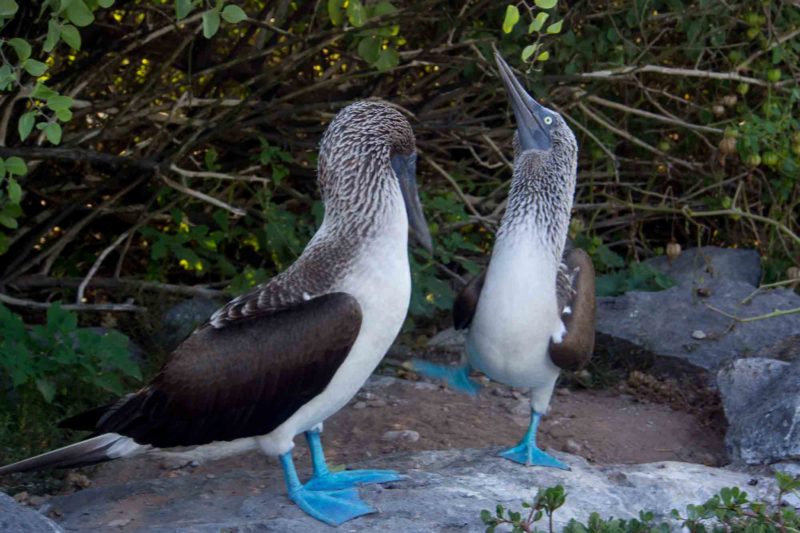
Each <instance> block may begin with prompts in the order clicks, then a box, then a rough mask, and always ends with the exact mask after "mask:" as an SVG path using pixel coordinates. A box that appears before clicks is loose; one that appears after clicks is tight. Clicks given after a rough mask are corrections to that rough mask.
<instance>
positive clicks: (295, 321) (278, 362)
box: [78, 293, 361, 447]
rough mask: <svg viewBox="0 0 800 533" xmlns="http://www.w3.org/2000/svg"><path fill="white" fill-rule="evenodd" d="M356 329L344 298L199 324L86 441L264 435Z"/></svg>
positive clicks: (326, 370) (314, 383) (322, 377)
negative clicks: (98, 436) (105, 436)
mask: <svg viewBox="0 0 800 533" xmlns="http://www.w3.org/2000/svg"><path fill="white" fill-rule="evenodd" d="M360 329H361V308H360V306H359V304H358V302H357V301H356V300H355V298H353V297H352V296H350V295H348V294H345V293H333V294H327V295H324V296H320V297H318V298H314V299H311V300H308V301H305V302H300V303H295V304H290V305H288V306H286V307H283V308H280V309H269V310H266V311H262V312H261V313H259V314H252V315H250V316H247V317H244V318H238V319H235V320H231V319H229V320H226V322H225V324H224V327H222V328H215V327H212V326H211V325H210V324H209V325H206V326H204V327H202V328H200V329H198V330H197V331H195V332H194V333H193V334H192V335H191V336H190V337H189V338H188V339H186V340H185V341H184V342H183V344H181V345H180V346H179V347H178V348H177V349H176V350H175V351H174V352H173V354H172V357H171V358H170V360H169V362H168V363H167V364H166V365H165V366H164V368H163V369H162V371H161V372H160V373H159V374H158V375H157V376H156V377H155V379H154V380H153V381H152V382H151V383H150V385H148V386H147V387H145V388H143V389H142V390H141V391H139V392H138V393H136V394H132V395H129V396H127V397H125V398H123V399H121V400H120V401H119V402H117V403H116V404H115V405H114V406H112V407H111V408H110V409H108V410H107V411H106V412H105V413H103V414H102V416H100V417H99V420H98V422H97V424H96V427H95V432H96V433H108V432H114V433H119V434H121V435H125V436H128V437H131V438H133V439H134V440H135V441H136V442H138V443H140V444H152V445H154V446H158V447H170V446H188V445H196V444H206V443H209V442H213V441H218V440H233V439H237V438H241V437H248V436H255V435H263V434H266V433H269V432H270V431H272V430H273V429H275V428H276V427H278V426H279V425H280V424H281V423H283V422H285V421H286V420H287V419H288V418H289V417H290V416H291V415H292V414H293V413H294V412H295V411H297V410H298V409H299V408H300V407H301V406H303V405H304V404H306V403H307V402H308V401H309V400H311V399H312V398H314V397H315V396H317V395H318V394H320V393H321V392H322V391H323V390H324V389H325V387H326V386H327V385H328V383H329V382H330V381H331V379H332V378H333V375H334V374H335V373H336V371H337V370H338V368H339V366H340V365H341V364H342V362H343V361H344V359H345V358H346V357H347V354H348V353H349V352H350V348H351V347H352V346H353V343H354V342H355V340H356V337H357V336H358V332H359V330H360ZM78 420H80V418H78Z"/></svg>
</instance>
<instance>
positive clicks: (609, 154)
mask: <svg viewBox="0 0 800 533" xmlns="http://www.w3.org/2000/svg"><path fill="white" fill-rule="evenodd" d="M561 114H562V116H564V117H565V118H566V119H567V120H568V121H570V122H572V123H573V124H574V125H575V126H576V127H577V128H578V129H579V130H581V131H582V132H583V133H585V134H586V135H587V136H588V137H589V138H590V139H591V140H593V141H594V142H595V144H597V146H599V147H600V150H602V151H603V153H605V154H606V156H607V157H608V158H609V159H611V164H612V167H613V168H614V178H615V179H616V180H617V183H619V181H620V179H619V158H618V157H617V156H616V154H614V152H612V151H611V150H609V149H608V147H607V146H606V145H605V143H603V142H602V141H601V140H600V139H598V138H597V136H596V135H595V134H594V133H593V132H592V130H590V129H589V128H587V127H586V126H584V125H583V124H581V123H580V122H579V121H578V120H576V119H575V117H573V116H572V115H569V114H567V113H561Z"/></svg>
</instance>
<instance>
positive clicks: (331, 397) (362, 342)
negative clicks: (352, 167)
mask: <svg viewBox="0 0 800 533" xmlns="http://www.w3.org/2000/svg"><path fill="white" fill-rule="evenodd" d="M397 207H399V209H393V210H391V211H392V212H387V213H384V215H385V216H386V217H387V218H390V219H391V220H384V221H383V224H385V227H386V228H387V231H385V232H382V233H381V234H379V235H378V236H376V237H375V238H373V239H372V240H370V241H369V242H367V243H365V246H364V247H363V248H362V249H361V250H360V252H359V256H358V257H357V258H356V261H355V263H354V266H353V268H352V270H351V271H350V273H349V274H348V276H347V277H346V278H345V279H344V280H343V281H342V283H341V284H340V285H339V286H337V287H335V288H334V291H342V292H346V293H348V294H350V295H352V296H354V297H355V298H356V299H357V300H358V303H359V304H360V305H361V314H362V322H361V330H360V332H359V334H358V337H357V338H356V341H355V343H354V344H353V347H352V348H351V350H350V353H349V354H348V355H347V359H345V361H344V363H342V366H341V367H339V370H338V371H337V372H336V374H335V375H334V376H333V379H332V380H331V382H330V383H329V384H328V386H327V387H326V388H325V390H324V391H323V392H322V393H321V394H319V395H318V396H316V397H315V398H314V399H312V400H311V401H310V402H309V403H307V404H306V405H304V406H303V407H301V408H300V409H299V410H298V411H297V412H296V413H295V414H294V415H292V416H291V417H290V418H289V419H288V420H287V421H286V422H284V423H283V424H282V425H281V426H279V427H278V428H276V429H275V430H274V431H273V432H272V433H270V434H269V435H265V436H263V437H258V438H257V441H258V444H259V446H260V447H261V448H262V450H264V451H265V452H266V453H269V454H275V455H279V454H283V453H286V452H287V451H289V450H290V449H291V448H292V446H293V443H292V439H293V438H294V437H295V435H298V434H299V433H302V432H303V431H307V430H309V429H311V428H313V427H315V426H317V425H318V424H320V423H322V422H323V421H324V420H325V419H327V418H328V417H329V416H331V415H332V414H334V413H336V412H337V411H338V410H339V409H341V408H342V407H344V406H345V405H346V404H347V402H349V401H350V399H351V398H352V397H353V396H355V394H356V393H357V392H358V390H359V389H360V388H361V387H362V386H363V385H364V383H365V382H366V381H367V378H368V377H369V376H370V374H372V372H373V371H374V370H375V368H376V367H377V366H378V363H380V361H381V359H383V356H384V355H385V354H386V351H387V350H388V349H389V347H390V346H391V345H392V342H393V341H394V339H395V337H397V334H398V333H399V332H400V328H401V326H402V325H403V321H404V320H405V317H406V313H407V312H408V304H409V301H410V298H411V272H410V269H409V265H408V250H407V247H408V222H407V219H406V214H405V209H403V206H402V203H401V204H399V205H398V206H397ZM389 228H391V229H389Z"/></svg>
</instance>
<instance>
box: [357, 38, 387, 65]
mask: <svg viewBox="0 0 800 533" xmlns="http://www.w3.org/2000/svg"><path fill="white" fill-rule="evenodd" d="M380 54H381V40H380V39H378V38H377V37H365V38H363V39H361V41H360V42H359V43H358V55H360V56H361V57H362V58H363V59H364V61H366V62H367V63H370V64H372V63H375V62H376V61H378V58H379V57H380Z"/></svg>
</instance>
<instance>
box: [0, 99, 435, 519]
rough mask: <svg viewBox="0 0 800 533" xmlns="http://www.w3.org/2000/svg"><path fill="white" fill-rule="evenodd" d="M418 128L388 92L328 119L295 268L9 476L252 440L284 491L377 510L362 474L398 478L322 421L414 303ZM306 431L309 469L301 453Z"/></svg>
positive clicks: (339, 508) (328, 512)
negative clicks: (332, 459)
mask: <svg viewBox="0 0 800 533" xmlns="http://www.w3.org/2000/svg"><path fill="white" fill-rule="evenodd" d="M415 164H416V152H415V141H414V135H413V132H412V131H411V126H410V125H409V123H408V121H407V120H406V119H405V118H404V117H403V116H402V115H401V114H400V113H399V112H398V111H396V110H395V109H393V108H392V107H390V106H389V105H387V104H385V103H381V102H376V101H364V102H358V103H355V104H352V105H350V106H348V107H347V108H345V109H343V110H342V111H341V112H340V113H339V114H338V115H337V116H336V117H335V118H334V120H333V121H332V122H331V124H330V126H329V127H328V129H327V130H326V132H325V134H324V136H323V138H322V142H321V144H320V152H319V168H318V181H319V185H320V189H321V193H322V198H323V201H324V202H325V216H324V219H323V222H322V225H321V226H320V228H319V230H318V231H317V232H316V234H315V235H314V237H313V238H312V239H311V241H310V242H309V243H308V245H307V246H306V248H305V250H304V251H303V253H302V255H301V256H300V257H299V258H298V259H297V261H296V262H295V263H293V264H292V265H291V266H290V267H289V268H288V269H287V270H285V271H284V272H282V273H281V274H279V275H278V276H276V277H275V278H273V279H271V280H270V281H268V282H266V283H264V284H263V285H260V286H258V287H256V288H255V289H253V290H252V291H250V292H248V293H246V294H244V295H242V296H239V297H237V298H235V299H233V300H232V301H230V302H229V303H228V304H226V305H225V306H224V307H222V308H221V309H219V310H218V311H217V312H216V313H214V315H213V316H212V317H211V318H210V320H209V321H208V322H207V323H206V324H204V325H203V326H201V327H199V328H198V329H197V330H195V331H194V332H193V333H192V335H191V336H189V337H188V338H187V339H186V340H185V341H184V342H183V343H182V344H181V345H180V346H179V347H178V348H177V349H176V350H175V351H174V352H173V353H172V355H171V357H170V359H169V361H168V362H167V363H166V364H165V366H164V367H163V368H162V370H161V371H160V373H159V374H158V375H157V376H156V377H155V378H154V379H153V380H152V381H151V382H150V383H149V384H148V385H147V386H145V387H144V388H142V389H141V390H140V391H138V392H136V393H134V394H130V395H128V396H126V397H124V398H122V399H120V400H119V401H118V402H117V403H115V404H113V405H110V406H106V407H101V408H98V409H95V410H93V411H89V412H88V413H84V414H83V415H78V416H77V417H74V418H73V419H70V420H67V421H66V422H65V424H64V425H66V426H67V427H77V428H78V429H89V430H92V431H94V435H95V436H94V437H92V438H90V439H88V440H86V441H83V442H79V443H77V444H73V445H71V446H67V447H65V448H61V449H59V450H56V451H53V452H49V453H45V454H42V455H40V456H37V457H34V458H31V459H27V460H25V461H21V462H19V463H16V464H12V465H9V466H5V467H2V468H0V475H2V474H9V473H12V472H21V471H25V470H33V469H41V468H52V467H71V466H78V465H85V464H92V463H96V462H101V461H105V460H109V459H116V458H119V457H125V456H129V455H132V454H134V453H137V452H141V451H143V450H144V449H145V448H147V447H150V446H154V447H159V448H163V447H170V446H188V445H201V444H207V443H211V442H214V441H231V440H235V439H250V441H251V442H252V444H253V447H254V448H255V447H259V448H260V449H261V450H263V451H264V453H266V454H268V455H275V456H279V457H280V462H281V464H282V466H283V470H284V476H285V481H286V487H287V489H288V493H289V498H290V499H291V500H292V501H294V502H295V503H296V504H297V505H298V506H299V507H300V508H302V509H303V510H304V511H305V512H307V513H308V514H309V515H311V516H313V517H314V518H317V519H319V520H321V521H323V522H326V523H328V524H332V525H339V524H341V523H342V522H345V521H347V520H349V519H351V518H354V517H356V516H360V515H362V514H366V513H369V512H373V509H371V508H370V507H369V506H368V505H366V504H365V503H363V502H362V501H361V500H360V499H359V496H358V493H357V490H356V488H355V486H356V485H358V484H362V483H375V482H378V483H381V482H387V481H394V480H397V479H400V477H399V476H398V474H397V473H395V472H392V471H380V470H361V471H357V470H356V471H343V472H336V473H333V472H330V471H329V470H328V468H327V465H326V463H325V456H324V454H323V451H322V445H321V442H320V431H321V426H322V422H323V421H324V420H325V419H326V418H328V417H329V416H331V415H332V414H334V413H335V412H337V411H338V410H339V409H341V408H342V407H343V406H344V405H345V404H346V403H347V402H348V401H349V400H350V399H351V398H352V397H353V396H354V395H355V394H356V392H357V391H358V389H359V388H360V387H361V386H362V385H363V384H364V382H365V381H366V380H367V378H368V377H369V375H370V374H371V373H372V371H373V370H374V369H375V367H376V366H377V365H378V363H379V362H380V360H381V358H382V357H383V355H384V354H385V353H386V351H387V350H388V348H389V346H390V344H391V343H392V341H393V340H394V338H395V336H396V335H397V333H398V332H399V331H400V327H401V325H402V324H403V320H404V319H405V316H406V311H407V310H408V305H409V299H410V291H411V278H410V271H409V262H408V251H407V243H408V233H409V226H410V227H411V230H412V233H413V234H414V235H415V236H416V237H417V238H418V240H419V241H420V243H421V244H423V245H424V246H425V247H427V248H430V247H431V238H430V234H429V233H428V227H427V224H426V223H425V219H424V217H423V214H422V208H421V206H420V203H419V198H418V195H417V189H416V181H415V174H416V169H415ZM303 432H305V434H306V438H307V440H308V444H309V447H310V449H311V457H312V461H313V471H314V474H313V477H312V478H311V479H310V481H308V482H307V483H306V484H301V482H300V480H299V478H298V476H297V473H296V471H295V468H294V463H293V460H292V452H291V450H292V448H293V447H294V442H293V440H294V437H295V436H296V435H298V434H300V433H303Z"/></svg>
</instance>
